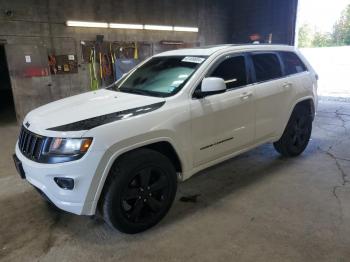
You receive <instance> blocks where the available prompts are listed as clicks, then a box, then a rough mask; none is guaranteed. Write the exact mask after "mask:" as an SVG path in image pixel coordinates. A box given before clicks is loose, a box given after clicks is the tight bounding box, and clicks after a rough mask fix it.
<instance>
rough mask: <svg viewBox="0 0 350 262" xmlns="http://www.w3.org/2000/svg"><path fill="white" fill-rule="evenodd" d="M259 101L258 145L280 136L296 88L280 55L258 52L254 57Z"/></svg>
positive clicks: (252, 55)
mask: <svg viewBox="0 0 350 262" xmlns="http://www.w3.org/2000/svg"><path fill="white" fill-rule="evenodd" d="M250 61H251V66H252V72H253V77H252V78H253V82H254V83H255V84H254V89H255V90H254V93H255V96H254V99H255V108H256V110H255V117H256V128H255V141H256V142H260V141H264V140H266V139H268V138H269V137H274V136H276V135H277V133H278V130H279V128H280V126H281V116H284V115H285V114H284V112H285V111H286V110H289V109H288V106H287V105H288V104H289V102H288V101H290V99H291V98H292V97H293V94H292V93H293V88H292V85H293V84H294V83H293V82H292V81H289V80H288V79H286V78H284V72H283V67H282V66H283V65H282V61H281V58H280V56H279V54H278V53H277V52H255V53H252V54H251V55H250Z"/></svg>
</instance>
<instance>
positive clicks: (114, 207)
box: [102, 149, 177, 234]
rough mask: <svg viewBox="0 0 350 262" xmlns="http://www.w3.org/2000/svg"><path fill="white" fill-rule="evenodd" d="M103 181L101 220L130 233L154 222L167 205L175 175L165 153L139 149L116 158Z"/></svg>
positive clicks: (158, 219)
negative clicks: (102, 218) (104, 185)
mask: <svg viewBox="0 0 350 262" xmlns="http://www.w3.org/2000/svg"><path fill="white" fill-rule="evenodd" d="M117 161H118V162H117V163H116V164H115V165H113V167H112V169H111V171H110V172H111V173H110V174H109V179H108V180H107V181H106V183H107V184H106V186H107V188H106V190H105V195H104V201H103V203H102V213H103V217H104V220H105V221H106V222H107V223H108V224H109V225H110V226H111V227H113V228H116V229H118V230H119V231H121V232H124V233H129V234H134V233H138V232H142V231H145V230H147V229H149V228H151V227H152V226H154V225H156V224H157V223H158V222H159V221H160V220H161V219H162V218H163V217H164V216H165V215H166V214H167V212H168V210H169V209H170V207H171V205H172V203H173V201H174V198H175V194H176V189H177V176H176V172H175V169H174V167H173V165H172V163H171V162H170V161H169V159H168V158H167V157H165V156H164V155H162V154H161V153H158V152H156V151H154V150H150V149H139V150H136V151H133V152H130V153H127V154H126V155H125V156H122V157H121V159H119V160H117Z"/></svg>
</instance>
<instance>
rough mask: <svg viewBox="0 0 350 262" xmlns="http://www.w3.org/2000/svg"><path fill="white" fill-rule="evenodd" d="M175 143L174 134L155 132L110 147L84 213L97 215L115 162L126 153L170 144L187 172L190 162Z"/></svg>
mask: <svg viewBox="0 0 350 262" xmlns="http://www.w3.org/2000/svg"><path fill="white" fill-rule="evenodd" d="M175 141H176V139H175V135H174V134H172V132H164V131H155V132H152V133H148V134H143V135H139V136H136V137H131V138H128V139H125V140H123V141H118V142H117V143H115V144H114V145H112V146H111V147H109V148H108V149H107V150H106V152H105V154H104V155H103V157H102V159H101V161H100V163H99V165H98V166H97V168H96V172H95V175H94V178H93V180H92V182H91V185H90V188H89V191H88V194H87V198H86V201H85V205H84V207H83V211H84V213H85V214H91V215H92V214H95V212H96V207H97V204H98V201H99V198H100V195H101V192H102V190H103V187H104V184H105V181H106V179H107V177H108V174H109V171H110V169H111V167H112V165H113V163H114V162H115V160H116V159H117V158H118V157H119V156H121V155H122V154H124V153H126V152H129V151H131V150H134V149H137V148H141V147H144V146H147V145H150V144H153V143H157V142H168V143H169V144H170V145H172V147H173V148H174V150H175V152H176V154H177V155H178V157H179V160H180V162H181V165H182V167H183V169H184V170H186V169H187V168H188V166H189V160H188V158H186V157H185V156H184V154H185V153H184V152H182V151H181V150H179V148H178V146H177V144H176V143H175Z"/></svg>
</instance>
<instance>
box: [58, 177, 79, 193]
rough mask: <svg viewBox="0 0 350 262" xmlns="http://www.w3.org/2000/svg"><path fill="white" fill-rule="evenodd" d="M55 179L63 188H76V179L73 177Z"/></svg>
mask: <svg viewBox="0 0 350 262" xmlns="http://www.w3.org/2000/svg"><path fill="white" fill-rule="evenodd" d="M53 180H54V181H55V182H56V184H57V185H58V186H59V187H60V188H62V189H68V190H72V189H73V188H74V180H73V179H72V178H67V177H55V178H54V179H53Z"/></svg>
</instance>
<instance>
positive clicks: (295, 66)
mask: <svg viewBox="0 0 350 262" xmlns="http://www.w3.org/2000/svg"><path fill="white" fill-rule="evenodd" d="M280 54H281V58H282V61H283V63H284V70H285V73H286V75H292V74H297V73H300V72H304V71H306V67H305V65H304V64H303V62H302V61H301V60H300V58H299V57H298V56H297V55H296V54H294V53H292V52H280Z"/></svg>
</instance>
